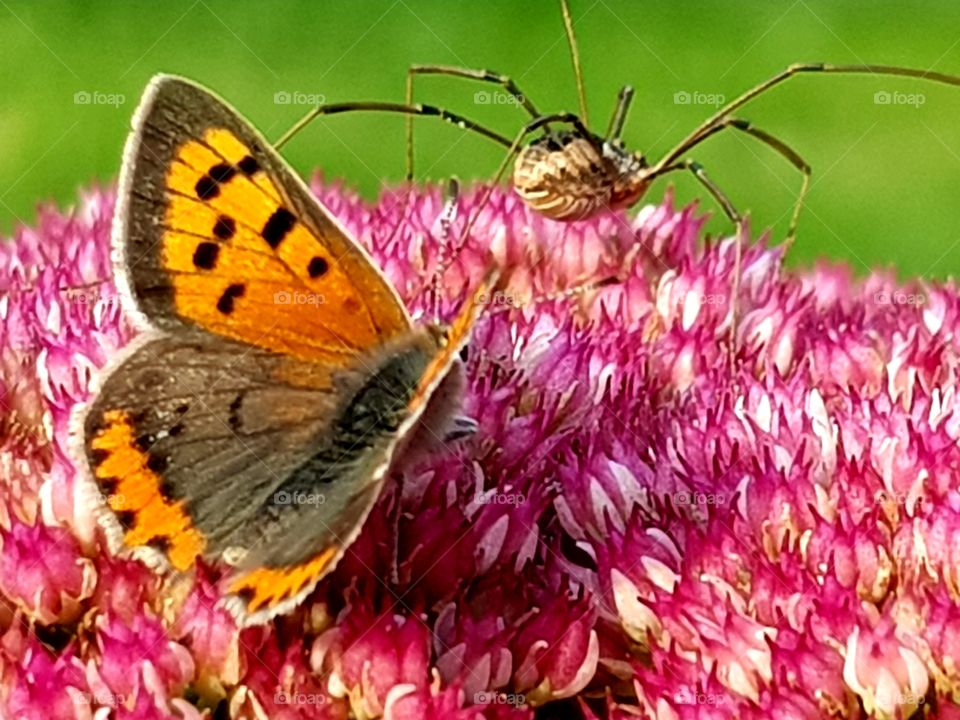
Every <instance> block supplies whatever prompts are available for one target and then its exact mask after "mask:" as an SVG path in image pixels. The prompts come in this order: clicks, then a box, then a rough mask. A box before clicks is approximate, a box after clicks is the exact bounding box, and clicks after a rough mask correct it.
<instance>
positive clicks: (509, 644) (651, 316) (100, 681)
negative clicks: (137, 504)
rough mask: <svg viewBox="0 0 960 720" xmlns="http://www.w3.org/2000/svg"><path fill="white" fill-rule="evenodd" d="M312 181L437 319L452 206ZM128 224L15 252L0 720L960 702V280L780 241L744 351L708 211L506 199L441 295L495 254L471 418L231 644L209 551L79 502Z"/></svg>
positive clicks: (120, 320)
mask: <svg viewBox="0 0 960 720" xmlns="http://www.w3.org/2000/svg"><path fill="white" fill-rule="evenodd" d="M315 191H316V192H317V194H318V195H319V196H320V197H321V199H322V200H323V201H324V202H325V203H326V204H327V205H328V206H329V207H330V208H331V209H332V211H333V212H334V214H335V215H336V216H337V217H339V218H340V219H341V220H343V222H344V223H345V224H346V225H347V227H348V228H350V229H351V230H352V231H353V232H354V233H355V234H356V236H357V237H358V238H360V240H361V242H362V243H363V244H364V245H366V246H367V247H369V248H370V249H371V251H372V253H373V255H374V257H375V258H376V259H377V261H378V262H380V263H381V265H382V266H383V267H384V268H385V270H386V272H387V274H388V275H389V277H390V278H391V280H392V281H393V282H394V283H395V285H396V287H397V288H398V290H399V291H400V293H401V295H402V296H403V297H404V298H405V300H406V301H407V302H408V303H409V306H410V307H411V308H412V310H413V311H414V312H415V313H417V314H418V316H420V317H424V316H428V315H429V313H430V312H431V311H432V308H433V303H432V302H431V301H430V299H429V298H428V295H429V293H428V292H427V287H428V285H429V283H428V278H429V277H430V275H431V273H432V271H433V269H434V268H435V267H436V266H437V264H438V262H439V261H440V259H441V257H442V256H443V251H442V250H441V246H442V245H444V244H445V243H446V244H449V243H450V242H452V239H451V237H444V233H443V232H442V225H443V224H442V223H441V222H440V219H439V218H440V217H441V215H442V214H443V203H442V200H441V198H440V195H439V191H437V190H436V189H426V190H422V191H421V190H418V191H414V193H413V194H412V195H411V196H410V197H409V198H408V199H407V200H405V201H401V202H398V201H397V198H395V197H393V196H387V197H384V198H383V199H381V200H380V201H379V202H378V203H376V204H373V205H368V204H365V203H364V202H362V201H360V200H359V199H357V198H356V197H354V196H353V195H352V194H350V193H347V192H344V191H343V190H342V189H340V188H338V187H335V186H331V185H324V184H321V183H316V184H315ZM475 202H476V195H473V194H471V195H470V196H468V197H465V198H464V199H463V200H462V206H463V207H462V209H461V211H460V215H459V217H458V218H457V219H456V220H455V222H454V227H453V231H452V233H451V235H452V237H453V238H456V237H457V236H458V229H459V228H461V227H462V226H463V223H464V219H465V216H466V215H467V213H468V209H469V208H471V207H472V206H473V204H474V203H475ZM112 209H113V196H112V194H111V193H110V192H105V191H92V192H90V193H89V194H87V195H85V196H84V197H82V198H81V200H80V202H79V205H78V207H77V209H76V210H74V211H73V212H71V213H69V214H67V215H63V214H60V213H58V212H56V211H53V210H43V211H42V212H41V213H40V216H39V220H38V222H37V226H36V227H35V228H20V229H18V230H17V231H16V233H15V237H14V238H13V239H12V240H11V241H10V242H8V243H5V244H3V245H0V319H2V324H0V717H2V718H11V719H13V718H16V719H17V720H19V719H20V718H24V719H29V720H32V719H33V718H55V719H60V718H64V719H67V718H78V719H87V718H98V719H99V718H106V717H115V718H130V719H136V720H148V719H151V720H152V719H154V718H183V719H186V718H199V717H217V718H220V717H235V718H282V719H283V720H293V719H295V718H348V717H356V718H378V717H384V718H390V719H395V720H406V719H411V720H412V719H418V718H426V719H432V718H436V719H438V720H439V719H441V718H457V719H461V718H462V719H464V720H466V719H467V718H491V719H492V718H533V717H534V716H535V715H536V716H538V717H540V716H542V717H569V718H584V719H589V720H594V719H598V718H609V719H611V720H614V719H621V718H622V719H625V718H636V717H644V718H656V719H657V720H675V719H680V718H682V719H684V720H685V719H687V718H731V717H736V718H751V719H752V718H757V719H761V718H820V717H841V718H865V717H876V718H906V717H911V716H914V717H931V716H936V717H941V718H960V708H958V700H960V605H958V603H960V444H958V437H960V412H958V410H960V397H958V372H960V340H958V338H957V335H956V334H955V332H954V329H955V328H956V327H957V323H958V318H960V293H958V290H957V288H956V287H955V286H954V285H952V284H947V285H940V284H931V283H920V282H918V283H914V284H911V285H908V286H901V285H897V284H896V283H895V281H894V279H893V278H892V276H889V275H883V274H875V275H871V276H870V277H868V278H865V279H856V278H854V277H852V276H851V273H850V272H849V271H848V270H847V269H846V268H844V267H835V266H833V267H830V266H823V267H818V268H816V269H814V270H809V271H802V272H796V273H793V272H786V271H785V270H784V269H783V268H782V257H781V253H780V251H779V250H777V249H769V248H767V247H765V245H764V244H763V242H762V241H761V243H759V244H756V245H754V246H753V247H751V248H750V249H749V250H748V251H747V252H746V254H745V256H744V264H743V280H742V283H741V296H740V297H739V298H738V305H739V317H740V322H739V323H738V326H737V332H736V335H737V337H736V341H735V343H733V344H732V345H731V337H730V336H731V320H732V315H733V313H732V310H733V302H732V298H731V297H730V287H731V281H730V280H731V278H730V273H731V269H732V266H733V259H734V246H733V241H732V240H730V239H727V240H723V241H720V242H704V238H703V236H702V232H701V226H702V217H699V216H698V215H697V213H696V212H695V209H693V208H688V209H685V210H675V209H673V208H672V207H671V203H670V201H669V199H668V200H667V201H665V202H664V203H663V204H662V205H660V206H658V207H648V208H646V209H644V210H643V211H641V212H640V214H639V215H638V216H636V217H635V218H627V217H626V216H623V215H608V216H605V217H602V218H599V219H596V220H592V221H586V222H578V223H573V224H566V225H564V224H558V223H554V222H551V221H548V220H545V219H543V218H540V217H538V216H536V215H534V214H532V213H531V212H530V211H528V210H527V209H525V208H524V207H523V205H522V204H521V203H520V202H519V200H518V199H517V198H515V197H513V196H512V195H510V194H508V193H506V192H500V191H496V192H495V193H494V194H493V196H492V200H491V202H490V203H489V205H487V206H486V207H485V208H484V209H483V211H482V212H481V214H480V217H479V220H478V221H477V223H476V225H475V226H474V229H473V232H472V234H471V237H470V241H469V242H468V244H467V246H466V247H465V249H464V251H463V252H462V253H461V254H460V255H459V256H458V258H457V259H456V261H455V262H454V263H453V265H452V267H451V268H450V271H449V272H448V273H447V274H446V276H445V277H444V279H443V283H442V287H441V293H440V295H441V302H440V308H441V311H442V314H443V315H444V316H449V315H450V314H451V313H453V312H455V310H456V309H457V306H458V305H459V303H460V302H461V301H462V298H463V288H464V283H465V281H466V280H467V279H477V278H479V276H480V275H481V274H482V273H483V271H484V269H485V266H486V263H487V262H488V260H487V258H488V257H489V255H488V253H492V255H493V257H494V258H495V259H496V261H497V263H498V264H499V265H500V267H501V268H502V269H503V273H504V278H505V281H506V283H505V287H504V289H503V290H502V292H500V293H499V294H497V295H495V296H492V297H491V298H490V307H489V311H488V312H487V313H486V314H485V316H484V317H483V318H482V320H481V321H480V322H479V324H478V327H477V328H476V331H475V334H474V339H473V341H472V343H471V346H470V350H469V359H468V376H469V383H470V385H469V392H468V395H467V398H466V406H465V408H464V410H465V412H466V414H468V415H470V416H472V417H474V418H475V419H476V420H477V422H478V424H479V431H478V432H477V433H476V434H475V435H474V436H472V437H470V438H468V439H466V440H464V441H461V442H460V443H458V444H456V445H451V446H449V447H441V448H439V449H438V450H435V451H433V452H432V454H430V455H429V456H427V457H426V458H420V459H419V460H418V461H417V462H416V463H415V464H414V463H403V462H402V460H401V462H400V463H399V464H398V466H397V467H396V468H395V471H394V472H393V474H392V477H391V479H390V481H389V482H388V485H387V487H386V488H385V491H384V494H383V496H382V498H381V500H380V502H379V503H378V505H377V507H376V509H375V510H374V512H373V514H372V516H371V518H370V520H369V521H368V522H367V523H366V525H365V527H364V529H363V532H362V533H361V535H360V538H359V539H358V540H357V542H356V543H355V544H354V546H352V548H351V549H350V550H349V551H348V553H347V554H346V556H345V557H344V559H343V561H342V562H341V563H340V565H339V566H338V567H337V569H336V571H335V572H334V573H333V574H332V575H331V576H330V577H328V578H327V579H325V580H324V581H323V582H322V583H321V585H320V586H319V587H318V588H317V590H316V592H315V593H314V594H313V595H312V596H311V598H310V599H309V601H308V602H307V603H305V604H304V605H303V606H302V607H301V608H300V609H298V610H297V611H295V612H294V613H293V614H291V615H289V616H287V617H283V618H280V619H278V620H277V621H275V622H274V623H272V624H270V625H267V626H264V627H257V628H251V629H247V630H244V631H242V632H240V631H238V630H237V629H236V627H235V626H234V623H233V621H232V620H231V618H230V616H229V615H228V614H227V613H226V612H225V611H224V610H223V609H221V608H220V607H219V606H218V604H217V601H218V591H217V590H216V587H215V584H214V582H213V580H212V577H213V575H212V574H211V573H210V571H209V569H208V568H206V567H202V566H201V567H198V568H197V570H196V572H195V573H194V574H193V575H191V576H189V577H160V576H158V575H157V574H155V573H154V572H153V571H151V570H149V569H147V568H146V567H144V566H143V565H141V564H140V563H139V562H136V561H133V560H130V559H124V558H117V557H111V556H110V555H109V554H108V553H107V551H106V550H105V549H104V545H103V538H102V537H101V535H100V534H99V530H98V528H97V526H96V523H95V522H94V519H93V513H92V512H91V508H90V507H89V502H87V501H85V500H84V498H83V497H81V496H82V495H83V494H82V493H79V492H77V488H78V481H77V475H76V470H75V468H74V466H73V463H72V462H71V459H70V456H69V453H68V445H69V442H68V435H69V419H70V416H71V413H72V412H73V411H74V409H75V408H76V407H77V406H78V405H79V404H81V403H83V402H85V401H87V400H88V399H89V397H90V387H91V378H92V377H93V375H94V373H95V371H96V370H97V368H99V367H101V366H103V365H104V363H105V362H106V361H107V360H108V359H109V358H111V356H113V355H114V353H115V352H116V351H117V350H118V349H119V348H121V347H122V346H123V345H124V344H125V343H127V342H128V341H129V340H130V338H131V330H130V327H129V325H128V324H127V323H126V321H125V319H124V317H123V315H122V311H121V308H120V304H119V302H118V298H117V297H116V292H115V289H114V286H113V284H112V282H111V280H110V277H111V270H110V264H109V252H108V246H109V237H108V236H109V227H110V216H111V213H112ZM801 241H802V239H801ZM614 275H615V276H616V277H617V278H618V282H616V283H613V284H608V285H605V286H604V287H603V288H602V289H600V290H593V291H589V292H585V293H583V294H581V295H577V296H573V297H570V296H567V297H559V298H557V297H554V296H555V295H556V294H557V293H560V292H562V290H563V289H564V288H567V287H570V286H572V285H577V284H583V283H588V282H590V281H598V280H602V279H604V278H607V277H610V276H614Z"/></svg>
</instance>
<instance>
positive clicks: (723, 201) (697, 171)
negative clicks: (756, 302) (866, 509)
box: [658, 159, 744, 363]
mask: <svg viewBox="0 0 960 720" xmlns="http://www.w3.org/2000/svg"><path fill="white" fill-rule="evenodd" d="M677 170H689V171H690V172H691V173H693V176H694V177H695V178H696V179H697V180H698V181H699V182H700V184H701V185H703V186H704V187H705V188H706V189H707V192H709V193H710V195H711V196H713V199H714V200H716V201H717V204H718V205H720V207H721V208H722V209H723V212H724V214H725V215H726V216H727V217H728V218H730V222H732V223H733V224H734V227H735V228H736V233H737V239H736V244H735V245H734V256H733V280H732V281H731V283H730V303H731V305H730V361H731V363H732V362H734V360H735V359H736V352H737V321H738V319H739V317H738V315H739V302H740V265H741V263H742V262H743V236H744V227H743V217H742V216H741V215H740V213H739V212H738V211H737V209H736V208H735V207H734V206H733V203H732V202H730V198H728V197H727V195H726V193H724V192H723V190H721V189H720V188H719V187H718V186H717V184H716V183H714V182H713V180H711V179H710V177H709V176H708V175H707V173H706V171H704V169H703V166H702V165H701V164H700V163H698V162H696V161H695V160H689V159H688V160H683V161H681V162H678V163H674V164H673V165H670V166H669V167H666V168H664V169H663V171H662V172H660V173H658V176H659V175H665V174H667V173H670V172H674V171H677Z"/></svg>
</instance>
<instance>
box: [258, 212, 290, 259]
mask: <svg viewBox="0 0 960 720" xmlns="http://www.w3.org/2000/svg"><path fill="white" fill-rule="evenodd" d="M296 223H297V218H296V217H295V216H294V214H293V213H292V212H290V211H289V210H287V209H286V208H282V207H281V208H277V209H276V210H275V211H274V213H273V215H271V216H270V218H269V219H268V220H267V222H266V223H264V225H263V230H261V231H260V235H261V237H262V238H263V239H264V240H266V241H267V245H269V246H270V247H272V248H274V249H276V248H277V247H278V246H279V245H280V243H282V242H283V239H284V238H285V237H286V236H287V233H289V232H290V231H291V230H292V229H293V226H294V225H296Z"/></svg>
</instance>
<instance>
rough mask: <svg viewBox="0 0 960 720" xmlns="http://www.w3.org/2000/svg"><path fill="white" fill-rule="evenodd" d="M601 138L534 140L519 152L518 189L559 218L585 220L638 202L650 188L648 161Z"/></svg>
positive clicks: (533, 205) (545, 212) (543, 210)
mask: <svg viewBox="0 0 960 720" xmlns="http://www.w3.org/2000/svg"><path fill="white" fill-rule="evenodd" d="M601 142H602V141H600V142H598V141H596V140H590V139H588V138H585V137H580V136H573V137H569V136H568V137H565V138H556V137H552V136H547V137H545V138H541V139H540V140H538V141H536V142H533V143H531V144H530V145H528V146H527V147H525V148H523V150H521V152H520V153H519V154H518V155H517V160H516V163H515V164H514V168H513V188H514V190H515V191H516V192H517V194H518V195H519V196H520V197H521V198H523V201H524V202H525V203H526V204H527V205H529V206H530V207H531V208H532V209H534V210H536V211H537V212H539V213H541V214H543V215H546V216H547V217H549V218H551V219H553V220H581V219H583V218H588V217H591V216H592V215H595V214H596V213H598V212H600V211H602V210H608V209H618V208H622V207H627V206H629V205H632V204H633V203H634V202H636V200H637V199H638V198H639V196H640V194H642V189H645V187H646V183H645V182H640V181H642V180H643V178H642V176H641V171H642V163H641V162H639V161H638V160H637V159H636V158H634V157H633V156H630V155H627V154H625V153H622V152H621V151H620V150H619V149H618V148H612V147H610V146H609V145H602V144H600V143H601ZM641 184H642V186H643V188H640V187H639V185H641Z"/></svg>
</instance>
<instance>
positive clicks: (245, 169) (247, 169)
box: [237, 155, 260, 176]
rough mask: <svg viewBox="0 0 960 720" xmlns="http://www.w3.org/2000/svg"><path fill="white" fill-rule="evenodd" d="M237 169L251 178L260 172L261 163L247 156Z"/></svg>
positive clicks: (238, 164)
mask: <svg viewBox="0 0 960 720" xmlns="http://www.w3.org/2000/svg"><path fill="white" fill-rule="evenodd" d="M237 167H238V168H240V172H242V173H243V174H244V175H247V176H250V175H253V174H254V173H255V172H258V171H259V170H260V163H258V162H257V160H256V158H253V157H251V156H250V155H247V156H246V157H245V158H243V159H242V160H241V161H240V162H238V163H237Z"/></svg>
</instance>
